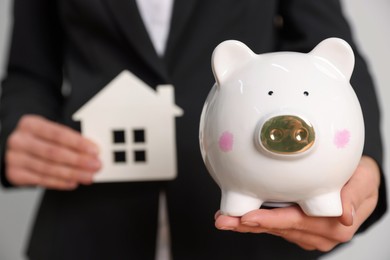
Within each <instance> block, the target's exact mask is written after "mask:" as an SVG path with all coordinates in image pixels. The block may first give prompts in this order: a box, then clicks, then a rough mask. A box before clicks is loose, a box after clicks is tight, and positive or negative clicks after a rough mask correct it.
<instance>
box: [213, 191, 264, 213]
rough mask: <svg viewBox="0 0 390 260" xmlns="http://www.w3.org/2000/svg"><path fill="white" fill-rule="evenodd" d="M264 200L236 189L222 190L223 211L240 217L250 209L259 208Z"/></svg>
mask: <svg viewBox="0 0 390 260" xmlns="http://www.w3.org/2000/svg"><path fill="white" fill-rule="evenodd" d="M261 204H263V201H262V200H260V199H259V198H256V197H252V196H249V195H245V194H242V193H238V192H234V191H226V192H224V191H222V199H221V213H222V214H223V215H228V216H233V217H240V216H242V215H244V214H245V213H248V212H249V211H252V210H255V209H259V208H260V206H261Z"/></svg>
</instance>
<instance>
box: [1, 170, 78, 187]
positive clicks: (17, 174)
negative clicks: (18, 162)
mask: <svg viewBox="0 0 390 260" xmlns="http://www.w3.org/2000/svg"><path fill="white" fill-rule="evenodd" d="M6 174H7V179H8V180H9V181H10V182H11V183H12V184H14V185H18V186H30V185H37V186H41V187H44V188H48V189H59V190H73V189H75V188H76V187H77V183H76V182H68V181H64V180H61V179H58V178H53V177H50V176H44V177H43V176H41V175H39V174H38V173H34V172H31V171H28V170H26V169H23V168H17V167H8V168H7V172H6Z"/></svg>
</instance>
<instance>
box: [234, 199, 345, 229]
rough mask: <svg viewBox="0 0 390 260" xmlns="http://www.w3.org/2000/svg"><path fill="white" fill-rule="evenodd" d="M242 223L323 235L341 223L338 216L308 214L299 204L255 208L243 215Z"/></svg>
mask: <svg viewBox="0 0 390 260" xmlns="http://www.w3.org/2000/svg"><path fill="white" fill-rule="evenodd" d="M241 223H242V224H244V225H249V226H255V225H257V226H259V227H262V228H265V229H267V230H290V229H294V230H300V231H305V232H308V233H312V234H315V235H323V236H328V235H330V234H331V232H332V231H333V230H335V228H338V225H340V224H339V222H338V220H337V219H336V218H325V217H310V216H307V215H306V214H305V213H303V211H302V210H301V209H300V208H299V207H298V206H290V207H285V208H275V209H271V210H269V209H259V210H254V211H251V212H249V213H247V214H245V215H244V216H242V217H241Z"/></svg>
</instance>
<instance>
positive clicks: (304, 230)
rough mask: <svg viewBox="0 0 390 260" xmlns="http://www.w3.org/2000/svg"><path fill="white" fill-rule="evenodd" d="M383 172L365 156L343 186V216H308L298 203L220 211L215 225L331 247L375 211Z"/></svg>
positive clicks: (310, 245) (315, 247)
mask: <svg viewBox="0 0 390 260" xmlns="http://www.w3.org/2000/svg"><path fill="white" fill-rule="evenodd" d="M379 184H380V172H379V168H378V166H377V164H376V162H375V161H374V160H373V159H372V158H370V157H366V156H363V157H362V159H361V160H360V163H359V165H358V167H357V169H356V171H355V173H354V174H353V176H352V177H351V179H350V180H349V181H348V183H347V184H346V185H345V186H344V187H343V189H342V190H341V199H342V204H343V214H342V216H340V217H309V216H307V215H305V214H304V213H303V211H302V210H301V209H300V208H299V207H298V206H291V207H286V208H275V209H270V210H269V209H259V210H254V211H251V212H249V213H247V214H245V215H244V216H242V217H229V216H224V215H221V214H220V213H219V212H217V214H216V216H215V226H216V227H217V228H218V229H221V230H233V231H237V232H244V233H245V232H251V233H269V234H272V235H275V236H280V237H282V238H284V239H286V240H288V241H290V242H292V243H295V244H297V245H299V246H300V247H302V248H304V249H306V250H320V251H329V250H331V249H332V248H334V247H335V246H336V245H338V244H340V243H344V242H347V241H349V240H351V239H352V237H353V236H354V234H355V233H356V231H357V230H358V228H359V227H360V225H361V224H362V223H363V222H364V221H365V220H366V219H367V218H368V217H369V216H370V214H371V213H372V212H373V211H374V209H375V207H376V204H377V201H378V188H379Z"/></svg>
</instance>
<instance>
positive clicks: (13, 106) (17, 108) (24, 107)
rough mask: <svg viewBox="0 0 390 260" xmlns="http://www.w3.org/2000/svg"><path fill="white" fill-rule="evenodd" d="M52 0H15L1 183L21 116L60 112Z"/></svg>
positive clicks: (2, 107) (4, 90) (2, 110)
mask: <svg viewBox="0 0 390 260" xmlns="http://www.w3.org/2000/svg"><path fill="white" fill-rule="evenodd" d="M56 2H57V1H53V0H29V1H23V0H15V1H14V5H13V29H12V35H11V42H10V49H9V57H8V64H7V68H6V76H5V78H4V79H3V81H2V84H1V99H0V123H1V132H0V146H1V148H0V153H1V154H0V156H1V169H0V170H1V172H0V177H1V182H2V184H3V186H6V187H8V186H11V185H10V183H9V182H8V181H7V180H6V178H5V172H4V169H5V165H4V154H5V148H6V142H7V138H8V136H9V134H10V133H11V132H12V131H13V129H14V128H15V126H16V125H17V122H18V121H19V119H20V117H21V116H23V115H25V114H38V115H42V116H44V117H46V118H50V119H52V120H56V119H58V117H59V115H60V114H61V103H62V102H63V97H62V94H61V85H62V83H61V82H62V56H63V53H62V52H63V51H62V45H63V42H62V36H61V35H62V34H61V26H60V22H59V21H58V18H57V17H58V15H56V6H55V5H56V4H55V3H56Z"/></svg>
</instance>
